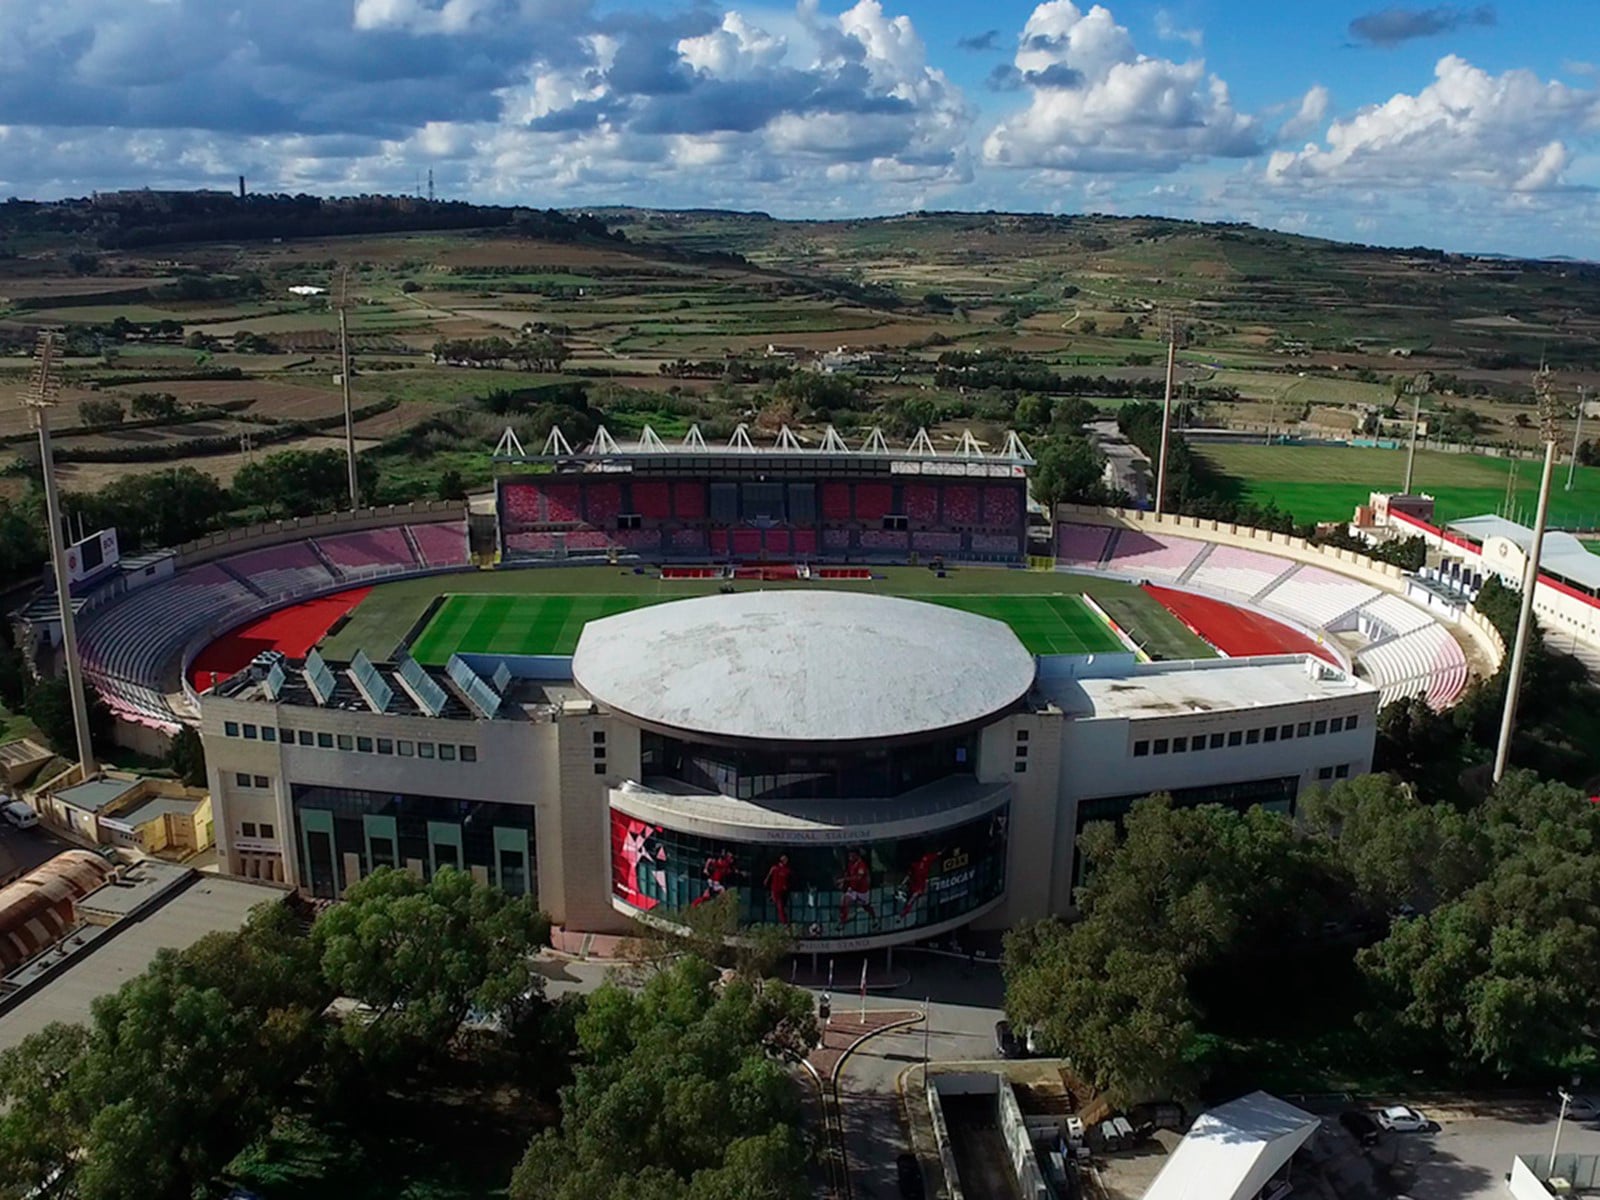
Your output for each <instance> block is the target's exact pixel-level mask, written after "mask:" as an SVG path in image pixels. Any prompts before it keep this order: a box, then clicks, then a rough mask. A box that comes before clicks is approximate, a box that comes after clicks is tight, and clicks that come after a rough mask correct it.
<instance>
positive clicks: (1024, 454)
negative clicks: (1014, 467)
mask: <svg viewBox="0 0 1600 1200" xmlns="http://www.w3.org/2000/svg"><path fill="white" fill-rule="evenodd" d="M1000 453H1001V454H1002V455H1004V456H1005V457H1006V458H1010V459H1014V460H1016V461H1017V462H1025V463H1031V462H1032V461H1033V455H1031V454H1029V453H1028V448H1027V447H1026V446H1024V445H1023V444H1022V439H1021V438H1020V437H1018V436H1017V431H1016V430H1015V429H1013V430H1011V431H1009V432H1008V433H1007V434H1006V448H1005V449H1004V450H1002V451H1001V452H1000Z"/></svg>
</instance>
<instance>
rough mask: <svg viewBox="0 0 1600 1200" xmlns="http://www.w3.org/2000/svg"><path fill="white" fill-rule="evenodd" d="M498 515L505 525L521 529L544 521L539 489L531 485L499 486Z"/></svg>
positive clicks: (513, 484)
mask: <svg viewBox="0 0 1600 1200" xmlns="http://www.w3.org/2000/svg"><path fill="white" fill-rule="evenodd" d="M500 515H501V519H502V520H503V521H504V522H505V523H506V524H507V525H513V526H516V527H518V528H521V527H522V526H525V525H537V524H539V523H540V522H541V521H543V520H544V505H543V503H542V501H541V497H540V495H539V489H538V488H537V487H536V486H534V485H533V484H531V483H505V484H501V485H500Z"/></svg>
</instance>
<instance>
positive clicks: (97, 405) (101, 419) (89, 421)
mask: <svg viewBox="0 0 1600 1200" xmlns="http://www.w3.org/2000/svg"><path fill="white" fill-rule="evenodd" d="M124 415H125V414H124V412H123V408H122V401H120V400H115V399H112V398H111V397H110V396H93V397H91V398H89V399H88V400H85V401H83V402H82V403H81V404H79V405H78V416H79V417H80V418H82V420H83V423H84V424H85V425H120V424H122V418H123V416H124Z"/></svg>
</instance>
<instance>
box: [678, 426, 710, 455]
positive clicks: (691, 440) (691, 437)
mask: <svg viewBox="0 0 1600 1200" xmlns="http://www.w3.org/2000/svg"><path fill="white" fill-rule="evenodd" d="M683 444H684V446H685V448H687V449H689V450H705V449H707V446H706V435H705V434H703V433H701V432H700V426H698V425H691V426H689V432H688V433H686V434H684V435H683Z"/></svg>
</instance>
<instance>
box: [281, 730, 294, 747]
mask: <svg viewBox="0 0 1600 1200" xmlns="http://www.w3.org/2000/svg"><path fill="white" fill-rule="evenodd" d="M278 740H279V741H280V742H282V743H283V744H284V745H285V746H292V745H294V730H292V729H280V730H278Z"/></svg>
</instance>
